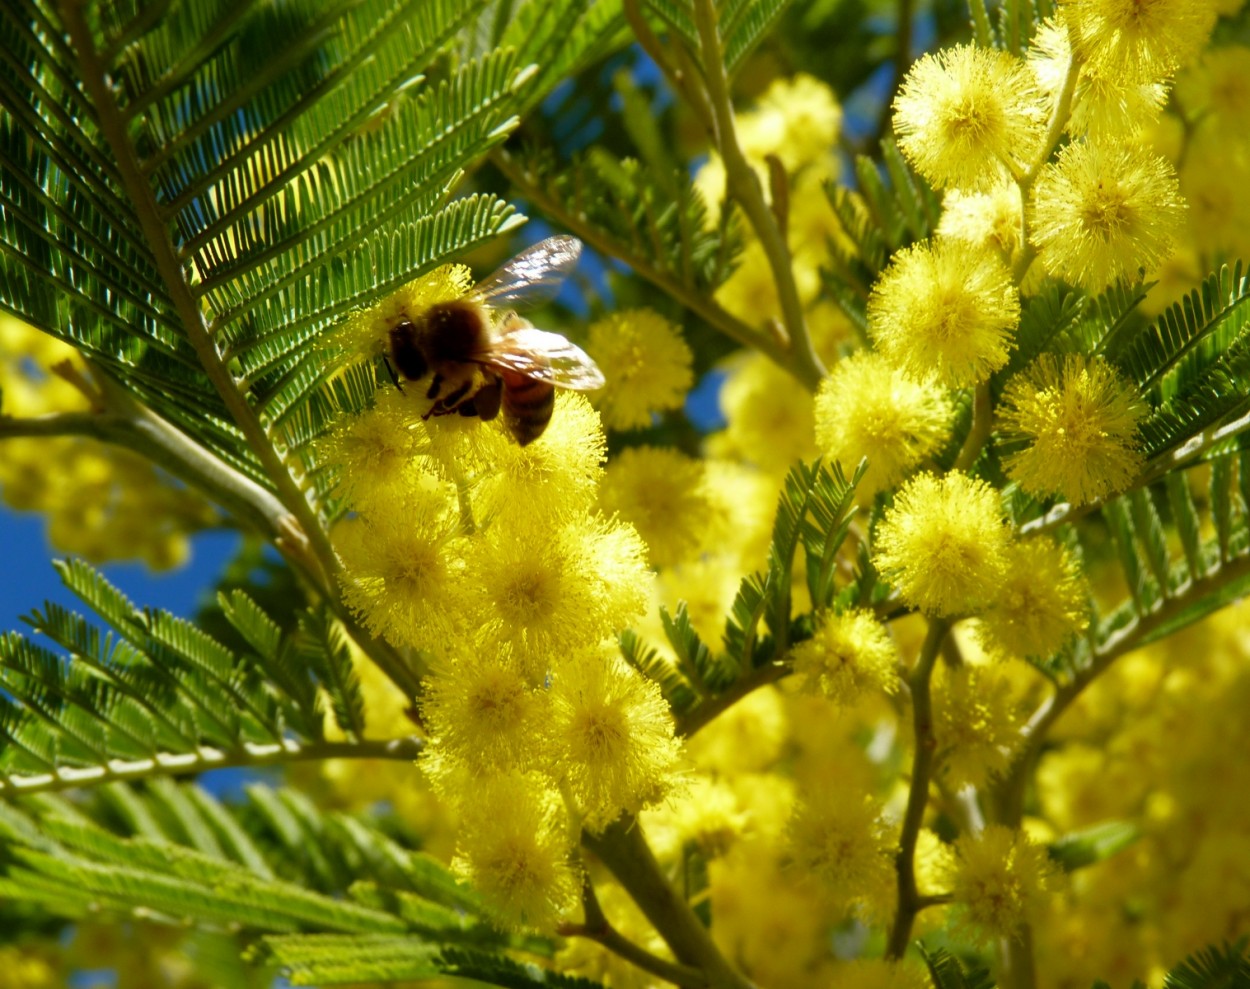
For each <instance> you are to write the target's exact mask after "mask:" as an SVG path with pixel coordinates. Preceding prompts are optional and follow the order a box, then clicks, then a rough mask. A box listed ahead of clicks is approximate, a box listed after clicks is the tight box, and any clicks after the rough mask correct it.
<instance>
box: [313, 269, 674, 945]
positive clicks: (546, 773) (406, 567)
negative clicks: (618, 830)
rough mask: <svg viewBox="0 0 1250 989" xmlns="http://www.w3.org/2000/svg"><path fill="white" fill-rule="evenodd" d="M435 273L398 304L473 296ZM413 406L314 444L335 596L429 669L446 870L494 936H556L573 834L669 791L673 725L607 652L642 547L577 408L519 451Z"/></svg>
mask: <svg viewBox="0 0 1250 989" xmlns="http://www.w3.org/2000/svg"><path fill="white" fill-rule="evenodd" d="M453 274H454V273H453ZM449 279H451V275H450V274H449V273H448V272H446V271H443V270H441V269H440V271H438V272H434V273H433V274H432V275H431V276H428V278H427V279H426V280H425V281H420V280H419V281H418V282H417V283H414V284H413V285H412V286H409V288H408V289H407V290H406V297H407V296H414V297H420V298H421V299H426V298H428V297H429V296H430V294H431V293H435V294H437V292H439V291H441V290H442V289H444V288H448V286H449V285H451V286H452V288H455V287H456V286H457V285H464V286H467V280H465V281H463V282H461V283H456V285H452V281H454V279H452V280H449ZM448 290H449V291H450V290H451V289H448ZM363 335H364V331H362V332H361V336H363ZM422 411H423V409H421V408H420V407H419V406H418V405H417V404H416V403H410V402H409V400H408V396H407V395H405V394H404V393H400V392H391V391H389V390H383V392H382V393H381V394H380V395H379V397H378V400H377V402H376V404H375V405H374V407H373V408H371V409H370V410H368V411H367V412H365V413H363V414H361V415H360V416H356V417H351V418H347V419H345V420H344V421H343V422H342V423H341V424H340V425H339V427H338V428H337V430H336V431H335V432H334V433H333V434H332V435H331V436H329V437H328V438H327V439H326V441H325V442H324V444H323V448H322V457H323V460H324V461H325V462H326V463H327V464H329V465H331V466H333V467H334V468H335V469H337V470H338V472H339V476H340V477H341V488H340V489H341V492H342V494H343V496H344V497H345V498H346V499H347V502H348V504H349V505H350V506H351V508H352V509H353V510H354V512H355V514H354V516H353V517H351V518H349V519H347V520H345V521H344V522H343V523H342V524H341V525H340V527H339V529H338V530H337V531H336V534H335V541H336V548H337V550H338V552H339V554H340V557H341V559H342V562H343V568H344V570H343V572H344V589H343V594H344V598H345V600H346V601H347V603H348V604H349V606H350V607H351V608H352V609H353V610H354V611H355V612H357V613H358V614H359V616H360V618H361V620H362V621H363V622H364V624H365V625H366V626H367V627H368V628H369V629H370V630H372V631H373V632H375V633H376V634H378V635H380V636H383V637H384V638H385V639H387V640H388V641H389V642H390V643H391V644H392V645H394V646H397V647H399V648H401V649H411V650H420V651H421V652H422V653H424V654H425V655H427V656H429V657H430V659H431V664H432V666H431V673H430V675H429V677H428V678H427V689H426V691H425V694H424V696H423V697H421V698H420V699H419V707H420V711H421V717H422V720H423V722H424V724H425V726H426V728H427V730H428V732H429V746H428V749H427V753H426V755H425V756H424V757H423V764H424V767H425V769H426V772H427V774H428V775H429V776H430V777H431V779H432V780H433V782H434V784H435V786H436V789H437V790H438V791H439V792H440V793H441V794H442V795H443V797H444V798H446V799H447V800H448V801H449V803H450V804H451V805H452V806H454V807H455V808H456V809H457V811H458V814H459V816H460V819H461V828H460V831H459V834H458V840H457V844H456V859H455V862H456V867H457V869H459V870H460V871H461V872H462V873H463V874H464V875H465V876H466V877H468V878H470V879H471V880H472V881H473V882H474V884H475V885H476V886H477V887H478V888H479V889H481V890H483V892H485V893H486V895H487V897H488V899H489V900H490V901H491V903H492V904H493V906H494V908H495V909H496V910H497V911H498V915H499V917H500V920H501V922H502V923H506V924H510V925H525V926H530V927H538V928H543V929H550V928H551V927H552V926H554V925H555V923H556V922H557V921H558V920H559V919H560V918H562V917H566V916H568V915H569V914H570V911H571V910H572V909H573V908H574V905H575V903H576V900H577V894H578V892H579V890H580V878H579V876H578V872H577V869H576V868H575V866H574V859H573V857H572V855H571V852H572V846H571V844H570V842H571V841H573V840H574V839H575V837H576V834H577V831H578V827H579V826H580V827H586V828H589V829H592V830H601V829H602V828H603V827H605V826H606V825H608V824H610V823H611V822H612V821H614V820H615V819H616V818H618V817H619V816H620V815H621V814H623V813H637V812H638V811H639V810H640V809H642V808H643V807H644V806H646V805H649V804H652V803H654V802H655V801H657V800H659V799H661V798H663V797H664V795H665V794H666V793H667V792H668V790H669V789H670V788H671V787H672V785H673V783H674V782H675V775H674V773H675V770H676V768H677V764H678V756H679V747H678V743H677V741H676V739H675V738H674V735H673V721H672V716H671V714H670V713H669V711H668V707H667V705H666V704H665V703H664V701H663V699H662V697H661V696H660V693H659V689H658V687H657V686H656V685H655V684H654V683H652V682H650V681H648V680H646V679H644V678H643V677H642V676H641V675H640V674H638V673H637V672H636V671H635V670H634V669H632V668H631V667H629V666H627V665H626V664H625V663H624V661H623V660H622V659H621V658H620V656H619V653H618V651H617V650H616V648H615V644H614V642H613V638H614V636H615V634H616V633H617V632H618V631H619V630H620V629H622V628H624V627H626V626H627V625H629V624H630V623H631V622H633V621H635V620H636V619H638V618H639V617H641V615H642V612H643V609H644V607H645V605H646V602H647V600H648V593H649V585H650V575H649V573H648V571H647V569H646V565H645V553H646V547H645V546H644V544H643V542H642V540H641V539H640V538H639V535H638V532H637V531H636V530H635V529H634V528H633V526H631V525H629V524H628V523H626V522H624V521H621V520H620V519H619V518H617V517H615V516H608V515H605V514H602V513H601V512H599V511H598V510H597V509H596V500H597V498H598V497H599V486H600V482H601V481H602V480H603V467H602V461H603V457H604V447H605V441H604V436H603V430H602V427H601V425H600V422H599V416H598V415H597V414H596V413H595V412H594V410H593V409H591V407H590V405H589V403H588V402H587V401H586V400H585V399H584V398H583V397H581V396H576V395H569V394H565V393H561V394H560V395H559V397H558V400H557V404H556V410H555V415H554V417H553V420H552V422H551V425H550V426H549V428H548V429H547V431H546V432H545V433H544V434H543V436H542V437H541V438H540V439H539V440H537V441H535V442H533V443H531V444H529V445H527V446H525V447H523V448H522V447H519V446H517V445H516V444H515V443H513V442H512V441H511V440H510V439H508V438H507V436H506V434H505V433H504V431H503V429H502V427H500V426H499V424H497V423H482V422H480V421H477V420H466V419H464V418H462V417H459V416H448V417H443V418H435V419H433V420H429V421H426V420H423V419H422V418H421V412H422ZM501 808H506V809H501ZM505 823H506V825H507V827H503V826H501V825H503V824H505Z"/></svg>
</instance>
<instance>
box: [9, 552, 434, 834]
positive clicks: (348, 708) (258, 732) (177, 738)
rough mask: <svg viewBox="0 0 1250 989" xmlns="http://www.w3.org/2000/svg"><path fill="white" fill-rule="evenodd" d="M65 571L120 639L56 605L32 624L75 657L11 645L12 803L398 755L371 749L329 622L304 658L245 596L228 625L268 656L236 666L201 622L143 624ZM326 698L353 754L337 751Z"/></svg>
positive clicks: (81, 569)
mask: <svg viewBox="0 0 1250 989" xmlns="http://www.w3.org/2000/svg"><path fill="white" fill-rule="evenodd" d="M61 571H62V574H63V575H64V576H65V578H66V582H67V584H68V585H69V587H70V588H71V590H74V591H75V592H76V593H78V594H79V596H80V597H81V598H82V599H83V601H84V602H85V603H87V604H89V605H91V606H92V607H93V608H94V609H95V610H96V611H97V612H98V613H100V614H102V615H108V616H111V617H112V619H113V624H114V627H115V629H116V631H117V632H118V633H119V634H120V637H119V638H114V636H113V634H112V633H110V634H108V635H104V634H101V633H100V632H99V630H97V629H96V628H95V627H93V626H92V625H91V624H90V623H89V622H87V621H86V620H85V619H83V618H82V617H80V616H78V615H76V614H73V613H71V612H70V611H68V610H66V609H65V608H63V607H61V606H59V605H56V604H52V603H49V604H47V605H46V606H45V608H44V609H43V611H41V612H38V611H37V612H34V613H33V614H32V615H31V616H29V618H28V619H27V621H28V622H29V624H30V625H31V626H32V627H33V628H34V629H35V630H36V631H37V632H40V633H42V634H43V635H45V636H46V637H47V638H48V639H50V640H51V641H52V642H54V643H55V644H57V645H58V646H60V647H62V648H63V649H65V650H67V653H68V654H67V655H57V654H54V653H52V652H49V651H48V650H46V649H43V648H41V647H39V646H36V645H33V644H32V643H31V642H29V641H28V640H27V639H26V638H24V637H23V636H21V635H18V634H16V633H13V634H7V635H3V636H0V691H3V694H2V698H3V700H2V703H0V733H2V737H3V738H4V739H5V744H4V745H2V746H0V793H3V792H9V791H12V792H18V793H30V792H38V791H40V790H49V789H51V790H56V789H63V788H65V787H69V786H85V785H92V784H101V783H107V782H110V781H113V780H125V779H137V778H142V777H147V776H159V775H164V774H171V773H188V772H198V771H203V770H206V769H212V768H216V767H219V766H223V765H255V764H264V763H270V762H276V761H283V760H288V759H295V758H300V757H306V752H307V747H308V746H314V745H327V746H331V747H335V748H336V753H335V754H341V755H351V754H352V753H353V752H354V751H355V750H356V749H357V747H360V746H363V747H366V748H369V749H370V751H375V750H384V749H385V747H386V745H388V744H390V743H379V742H363V741H360V738H359V736H360V733H361V730H362V728H363V718H364V712H363V701H362V698H361V696H360V693H359V685H358V684H357V682H356V679H355V673H354V670H353V669H352V667H351V661H350V656H349V655H348V652H347V649H346V644H345V642H344V641H343V639H342V637H341V634H340V633H338V632H337V631H336V630H335V629H334V627H333V626H332V625H330V624H329V623H328V622H327V620H326V619H325V618H324V617H321V618H318V617H309V618H308V619H307V620H306V622H305V625H304V631H303V633H302V635H303V636H304V638H303V640H302V645H301V646H300V648H299V649H296V648H293V647H292V646H290V645H288V644H286V643H284V642H283V641H282V640H280V639H279V640H277V645H276V648H275V634H277V633H276V625H275V624H274V623H272V622H271V621H268V620H267V619H266V617H265V616H264V615H263V613H261V612H260V611H259V609H257V608H256V606H255V605H254V604H253V603H251V601H250V599H248V598H246V597H245V596H243V595H242V594H241V593H236V594H234V595H232V596H231V597H230V598H229V599H228V600H227V604H228V605H229V608H228V609H227V613H228V614H230V615H231V616H232V618H233V619H234V620H235V621H237V622H238V624H239V625H240V626H242V629H244V630H246V631H247V632H248V633H249V635H248V637H249V638H250V639H251V640H252V641H255V642H257V643H258V644H260V645H261V646H262V647H263V649H264V653H265V654H261V653H260V652H258V653H254V654H248V655H235V654H234V653H233V652H232V651H231V650H229V649H227V648H226V647H224V646H222V645H221V644H220V643H218V642H217V641H215V640H214V639H212V638H211V637H210V636H208V635H207V634H205V633H204V632H203V631H202V630H201V629H199V628H198V627H197V626H195V625H193V624H191V623H189V622H186V621H183V620H181V619H177V618H174V617H173V616H171V615H168V614H166V613H164V612H154V611H145V612H140V611H138V610H137V609H136V608H135V607H134V606H133V605H132V604H131V603H130V602H129V601H128V600H126V598H125V597H124V596H123V595H121V594H120V593H119V592H117V591H116V589H115V588H113V586H112V585H111V584H109V583H108V581H106V580H105V579H104V578H103V577H101V576H100V575H99V574H98V573H96V572H95V571H93V570H91V569H90V568H89V567H87V566H86V565H85V564H83V563H81V562H78V563H74V564H67V565H63V566H62V567H61ZM322 692H324V694H325V696H327V697H329V698H330V699H331V703H332V705H333V706H334V708H335V710H336V712H337V713H336V717H338V718H339V719H341V722H342V723H343V727H344V728H345V730H346V731H347V734H348V736H349V737H348V738H347V739H346V740H345V741H342V742H333V743H329V742H325V741H324V721H323V717H322V714H321V711H320V708H319V696H320V695H321V693H322ZM400 742H402V740H396V744H399V743H400ZM326 754H327V755H328V754H330V753H329V752H328V751H327V752H326ZM375 754H377V755H390V753H389V752H387V751H376V752H375ZM411 754H415V750H414V751H413V753H411ZM394 755H395V756H396V757H403V755H404V754H403V753H399V752H398V751H397V752H396V753H394ZM169 809H170V812H171V813H175V812H176V813H178V814H185V815H191V814H192V808H190V807H189V806H182V805H180V806H179V807H177V808H174V807H171V808H169ZM191 821H192V817H190V816H188V817H187V818H186V822H184V823H186V824H187V825H188V826H189V824H190V822H191ZM204 834H205V840H210V839H209V837H208V836H207V832H206V831H205V832H204Z"/></svg>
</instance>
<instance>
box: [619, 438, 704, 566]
mask: <svg viewBox="0 0 1250 989" xmlns="http://www.w3.org/2000/svg"><path fill="white" fill-rule="evenodd" d="M599 507H600V508H601V509H602V510H603V511H604V513H605V514H607V515H609V516H611V515H614V514H619V515H620V516H621V518H623V519H624V520H625V521H626V522H632V523H633V524H634V526H636V527H637V529H638V534H639V535H640V536H642V538H643V541H644V542H646V544H647V548H648V549H649V550H650V554H649V555H650V558H651V562H652V564H654V565H655V566H657V567H667V566H671V565H673V564H675V563H682V562H684V561H687V560H691V559H693V558H694V557H695V556H697V555H698V553H699V552H700V551H701V550H702V549H704V548H705V547H706V545H707V535H708V533H709V532H710V530H711V526H712V523H713V521H714V520H713V517H712V501H711V497H710V493H709V490H708V485H707V477H706V470H705V467H704V462H703V461H702V460H696V459H695V458H693V457H688V456H686V455H685V454H684V453H682V452H681V451H680V450H674V449H672V448H671V447H653V446H640V447H630V448H628V449H626V450H622V451H621V453H620V455H619V456H617V457H615V458H614V459H613V460H612V462H611V463H610V464H609V465H608V471H607V476H606V477H605V478H604V481H603V486H602V487H601V489H600V491H599Z"/></svg>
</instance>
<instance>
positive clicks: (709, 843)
mask: <svg viewBox="0 0 1250 989" xmlns="http://www.w3.org/2000/svg"><path fill="white" fill-rule="evenodd" d="M640 820H641V821H642V825H643V830H644V831H646V833H647V837H648V839H649V840H650V842H651V848H652V850H653V851H654V852H655V856H656V858H658V859H659V860H660V861H661V862H670V861H676V860H678V859H679V858H680V856H681V854H682V851H683V849H685V848H687V847H689V846H691V845H693V846H694V847H696V848H698V850H699V852H700V854H702V855H703V857H704V858H706V859H709V860H710V859H714V858H717V857H718V856H721V855H724V854H725V853H726V852H728V851H729V850H730V849H731V848H732V847H733V846H734V845H735V844H736V843H737V842H738V841H739V840H740V839H741V838H742V835H743V834H744V832H745V831H746V830H747V828H748V827H749V826H750V823H751V813H750V810H749V809H748V808H747V807H746V806H744V805H743V802H742V801H741V800H740V799H739V796H738V794H737V793H735V792H734V790H733V788H732V787H730V786H729V785H728V784H727V783H725V782H724V781H723V780H719V779H712V778H710V777H707V776H703V775H693V776H691V777H689V778H688V779H687V780H685V782H684V785H683V787H682V789H681V790H680V791H679V792H677V793H674V794H673V795H671V796H670V797H669V798H668V799H667V800H665V801H664V802H663V803H661V804H659V805H658V806H656V807H654V808H652V809H650V810H646V811H644V812H643V813H642V815H641V817H640Z"/></svg>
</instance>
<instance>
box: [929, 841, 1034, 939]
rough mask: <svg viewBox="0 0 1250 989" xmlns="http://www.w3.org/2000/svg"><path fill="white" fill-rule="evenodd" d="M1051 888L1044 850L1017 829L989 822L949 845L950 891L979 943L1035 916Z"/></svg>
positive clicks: (1017, 927) (1015, 929)
mask: <svg viewBox="0 0 1250 989" xmlns="http://www.w3.org/2000/svg"><path fill="white" fill-rule="evenodd" d="M1057 885H1058V873H1057V870H1056V869H1055V867H1054V866H1053V865H1051V863H1050V860H1049V858H1048V857H1047V854H1046V849H1045V848H1043V847H1042V846H1041V845H1036V844H1034V843H1033V842H1032V841H1030V840H1029V839H1028V838H1027V837H1026V836H1025V835H1024V833H1023V832H1021V831H1015V830H1012V829H1011V828H1008V827H1004V826H1003V825H1001V824H991V825H989V826H988V827H987V828H986V829H985V830H984V831H982V832H981V833H979V834H966V835H964V836H963V837H961V838H959V839H958V840H957V841H956V842H955V864H954V867H953V869H952V874H951V892H952V894H953V895H954V899H955V902H956V903H957V904H959V905H960V906H961V907H963V910H964V916H965V923H966V924H967V926H968V927H969V928H970V931H969V933H971V934H972V936H973V937H974V938H976V939H977V940H978V941H980V942H981V943H985V942H987V941H988V940H989V939H991V938H994V937H1013V936H1015V935H1016V934H1017V932H1018V931H1019V930H1020V928H1021V927H1022V926H1023V925H1024V924H1026V923H1029V922H1031V921H1032V920H1034V919H1035V918H1037V917H1038V916H1039V915H1040V914H1041V912H1042V910H1043V909H1044V908H1045V906H1046V903H1047V900H1048V897H1049V894H1050V892H1051V890H1052V889H1054V888H1055V887H1056V886H1057Z"/></svg>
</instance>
